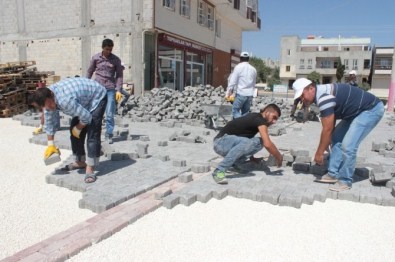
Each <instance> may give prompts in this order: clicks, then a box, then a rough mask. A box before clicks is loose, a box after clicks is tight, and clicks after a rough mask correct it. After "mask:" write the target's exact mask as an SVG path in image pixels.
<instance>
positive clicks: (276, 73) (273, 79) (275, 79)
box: [267, 66, 281, 90]
mask: <svg viewBox="0 0 395 262" xmlns="http://www.w3.org/2000/svg"><path fill="white" fill-rule="evenodd" d="M278 84H281V81H280V68H279V67H278V66H276V67H275V68H274V69H273V70H272V74H271V75H270V76H269V78H268V80H267V86H269V87H270V89H271V90H273V85H278Z"/></svg>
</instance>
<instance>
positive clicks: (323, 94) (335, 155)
mask: <svg viewBox="0 0 395 262" xmlns="http://www.w3.org/2000/svg"><path fill="white" fill-rule="evenodd" d="M292 87H293V89H294V92H295V97H294V99H298V98H300V99H301V100H302V101H303V103H305V104H306V105H310V104H312V103H315V104H316V105H317V106H318V107H319V110H320V116H321V122H322V131H321V138H320V143H319V145H318V148H317V151H316V153H315V157H314V161H315V162H316V163H317V164H319V165H323V164H324V152H325V150H326V149H327V148H328V147H329V146H330V145H331V148H332V151H331V153H330V157H329V166H328V174H326V175H324V176H322V178H321V179H319V180H316V181H317V182H321V183H334V185H332V186H331V187H330V188H329V189H330V190H332V191H338V192H339V191H343V190H347V189H350V188H351V186H352V181H353V180H352V177H353V174H354V171H355V162H356V155H357V151H358V146H359V145H360V143H361V141H362V140H363V139H364V138H365V137H366V136H367V135H368V134H369V133H370V131H372V129H373V128H374V127H375V126H376V125H377V124H378V122H379V121H380V120H381V118H382V117H383V115H384V105H383V103H382V102H381V101H380V99H378V98H377V97H376V96H374V95H372V94H371V93H368V92H365V91H364V90H362V89H360V88H358V87H356V86H351V85H348V84H337V83H334V84H326V85H315V84H314V83H312V82H311V81H310V80H308V79H306V78H299V79H297V80H296V81H295V82H294V84H293V85H292ZM338 119H340V120H341V121H340V122H339V123H338V124H337V125H336V120H338ZM335 125H336V126H335Z"/></svg>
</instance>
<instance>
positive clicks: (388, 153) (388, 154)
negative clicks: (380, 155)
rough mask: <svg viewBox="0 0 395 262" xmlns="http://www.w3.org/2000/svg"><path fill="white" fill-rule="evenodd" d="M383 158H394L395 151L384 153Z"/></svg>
mask: <svg viewBox="0 0 395 262" xmlns="http://www.w3.org/2000/svg"><path fill="white" fill-rule="evenodd" d="M384 157H387V158H395V151H386V152H385V153H384Z"/></svg>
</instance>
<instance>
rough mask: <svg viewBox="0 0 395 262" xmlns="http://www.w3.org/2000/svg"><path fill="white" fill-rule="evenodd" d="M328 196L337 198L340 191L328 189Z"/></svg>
mask: <svg viewBox="0 0 395 262" xmlns="http://www.w3.org/2000/svg"><path fill="white" fill-rule="evenodd" d="M326 197H327V198H331V199H337V198H338V192H336V191H331V190H328V191H327V192H326Z"/></svg>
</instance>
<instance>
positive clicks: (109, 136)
mask: <svg viewBox="0 0 395 262" xmlns="http://www.w3.org/2000/svg"><path fill="white" fill-rule="evenodd" d="M105 141H107V142H108V143H109V144H112V143H113V141H112V135H106V137H105Z"/></svg>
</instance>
